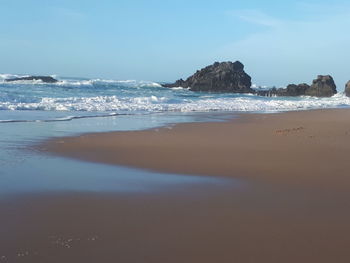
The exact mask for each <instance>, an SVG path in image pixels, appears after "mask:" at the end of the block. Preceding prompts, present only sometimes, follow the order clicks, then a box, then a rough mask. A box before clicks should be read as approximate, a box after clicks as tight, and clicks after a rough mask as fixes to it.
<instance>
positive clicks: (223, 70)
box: [163, 61, 255, 93]
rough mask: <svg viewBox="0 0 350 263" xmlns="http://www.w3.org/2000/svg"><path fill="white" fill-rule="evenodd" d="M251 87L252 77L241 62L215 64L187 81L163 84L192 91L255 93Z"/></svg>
mask: <svg viewBox="0 0 350 263" xmlns="http://www.w3.org/2000/svg"><path fill="white" fill-rule="evenodd" d="M251 85H252V82H251V77H250V76H249V75H248V74H247V73H245V72H244V66H243V64H242V63H241V62H239V61H236V62H234V63H232V62H221V63H219V62H215V63H214V64H213V65H210V66H207V67H205V68H203V69H201V70H198V71H197V72H196V73H195V74H194V75H192V76H190V77H189V78H188V79H186V80H183V79H180V80H178V81H176V82H175V83H172V84H163V86H164V87H169V88H172V87H183V88H189V89H190V90H192V91H211V92H232V93H255V91H254V90H253V89H252V88H251Z"/></svg>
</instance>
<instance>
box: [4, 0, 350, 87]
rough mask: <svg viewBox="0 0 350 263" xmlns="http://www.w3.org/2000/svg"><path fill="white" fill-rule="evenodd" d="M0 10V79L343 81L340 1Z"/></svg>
mask: <svg viewBox="0 0 350 263" xmlns="http://www.w3.org/2000/svg"><path fill="white" fill-rule="evenodd" d="M0 4H1V5H0V8H1V15H0V25H1V41H0V73H13V74H40V75H51V74H57V75H59V76H70V77H87V78H107V79H121V80H122V79H123V80H125V79H136V80H152V81H174V80H176V79H178V78H186V77H188V76H189V75H191V74H193V73H194V72H195V71H196V70H197V69H200V68H202V67H204V66H206V65H208V64H212V63H213V62H215V61H235V60H239V61H241V62H242V63H243V64H244V65H245V70H246V72H247V73H248V74H249V75H250V76H251V77H252V81H253V83H255V84H257V85H266V86H274V85H275V86H285V85H287V84H289V83H302V82H306V83H311V81H312V79H314V78H315V77H316V76H317V75H319V74H330V75H332V76H333V77H334V79H335V81H336V84H337V86H338V90H339V91H342V90H343V89H344V85H345V83H346V82H347V81H348V80H349V79H350V70H349V67H348V65H347V62H348V61H350V53H349V52H348V44H349V43H350V35H349V34H348V28H350V20H349V17H350V3H347V2H346V1H299V2H295V1H290V0H287V1H283V2H281V1H258V0H255V1H215V2H212V1H183V0H180V1H176V2H175V1H173V2H167V1H130V0H129V1H124V0H123V1H103V0H102V1H89V0H85V1H82V0H76V1H68V0H62V1H57V0H56V1H55V0H52V1H42V0H37V1H35V0H28V1H25V2H24V1H18V0H11V1H9V0H0Z"/></svg>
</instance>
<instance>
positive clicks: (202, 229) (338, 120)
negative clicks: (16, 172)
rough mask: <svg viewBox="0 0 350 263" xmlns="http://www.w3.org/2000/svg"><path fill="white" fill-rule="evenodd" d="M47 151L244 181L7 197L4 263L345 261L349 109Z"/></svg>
mask: <svg viewBox="0 0 350 263" xmlns="http://www.w3.org/2000/svg"><path fill="white" fill-rule="evenodd" d="M44 148H45V149H46V150H47V151H50V152H53V153H55V154H59V155H62V156H67V157H74V158H79V159H83V160H88V161H95V162H104V163H109V164H122V165H128V166H136V167H140V168H147V169H152V170H156V171H165V172H177V173H188V174H196V175H210V176H222V177H224V178H239V180H240V181H242V182H243V185H242V186H240V187H237V186H236V185H235V183H234V182H232V183H230V180H227V182H228V183H227V185H225V186H223V187H222V188H220V187H218V186H215V187H214V186H213V187H210V186H207V187H203V188H201V187H199V188H193V189H191V188H188V189H183V190H181V191H178V192H176V191H174V192H172V191H169V192H168V193H162V194H160V193H158V194H156V193H154V194H151V193H150V194H147V195H103V194H100V195H98V194H88V193H85V194H84V193H76V194H66V195H53V194H51V195H44V196H36V197H35V196H26V197H23V198H19V199H18V200H7V201H6V200H4V201H2V202H1V205H0V214H1V216H2V220H1V221H2V226H3V229H4V231H2V233H1V235H0V245H1V246H0V262H1V263H2V262H123V263H128V262H130V263H131V262H133V263H134V262H149V263H158V262H159V263H167V262H169V263H170V262H171V263H172V262H174V263H175V262H176V263H177V262H188V263H197V262H198V263H206V262H208V263H209V262H220V263H221V262H224V263H226V262H230V263H231V262H238V263H246V262H251V263H255V262H269V263H271V262H279V263H280V262H284V263H288V262H293V263H295V262H308V263H309V262H317V263H320V262H334V263H342V262H344V263H345V262H350V249H349V244H350V226H349V222H350V204H349V200H350V172H349V170H350V169H349V168H350V164H349V161H348V159H349V157H348V156H349V154H350V111H349V110H321V111H309V112H292V113H283V114H272V115H243V116H242V117H241V118H240V119H239V120H234V121H230V122H225V123H194V124H180V125H176V126H174V127H172V128H171V129H169V128H160V129H153V130H147V131H137V132H115V133H107V134H89V135H84V136H80V137H76V138H61V139H57V140H56V139H55V140H51V141H49V142H48V143H47V144H45V146H44ZM63 169H64V168H63ZM164 176H166V175H164ZM19 251H22V252H20V253H22V254H23V253H24V254H23V256H22V254H20V255H18V253H19ZM16 253H17V254H16ZM26 253H27V254H26ZM2 255H5V258H3V259H1V256H2ZM6 260H7V261H6ZM21 260H22V261H21Z"/></svg>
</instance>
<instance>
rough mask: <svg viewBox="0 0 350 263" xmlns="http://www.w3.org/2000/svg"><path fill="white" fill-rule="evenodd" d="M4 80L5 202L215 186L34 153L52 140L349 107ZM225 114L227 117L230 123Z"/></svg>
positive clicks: (144, 85) (136, 86)
mask: <svg viewBox="0 0 350 263" xmlns="http://www.w3.org/2000/svg"><path fill="white" fill-rule="evenodd" d="M12 77H18V75H9V74H2V75H0V194H6V195H7V194H18V193H20V194H21V193H28V192H45V191H104V192H106V191H108V192H125V191H126V192H130V191H133V192H140V191H156V190H160V189H164V188H167V187H175V186H179V185H180V186H181V187H182V186H184V185H191V184H203V183H204V184H208V183H209V184H216V183H219V181H220V180H217V179H213V178H206V177H194V176H181V175H164V174H159V173H153V172H149V171H141V170H137V169H131V168H125V167H117V166H109V165H104V164H94V163H85V162H81V161H75V160H69V159H64V158H61V157H55V156H50V155H43V154H42V153H39V152H36V151H34V150H31V147H30V146H31V145H33V144H36V143H38V142H40V141H42V140H45V139H47V138H50V137H57V136H69V135H78V134H81V133H86V132H105V131H121V130H139V129H148V128H153V127H157V126H163V125H168V124H170V123H179V122H194V121H221V120H222V119H225V118H226V117H228V116H232V112H279V111H292V110H307V109H319V108H340V107H349V106H350V99H349V98H347V97H346V96H345V95H344V94H342V93H340V94H337V95H335V96H333V97H331V98H312V97H296V98H287V97H286V98H283V97H272V98H271V97H258V96H254V95H251V94H246V95H241V94H223V93H208V92H192V91H189V90H187V89H182V88H180V87H178V88H172V89H169V88H163V87H162V86H161V85H160V84H158V83H155V82H151V81H134V80H127V81H118V80H100V79H94V80H90V79H77V78H60V77H57V76H55V77H56V78H58V79H59V82H58V83H55V84H45V83H42V82H41V81H17V82H11V83H8V82H5V79H8V78H12ZM225 113H227V114H226V115H225Z"/></svg>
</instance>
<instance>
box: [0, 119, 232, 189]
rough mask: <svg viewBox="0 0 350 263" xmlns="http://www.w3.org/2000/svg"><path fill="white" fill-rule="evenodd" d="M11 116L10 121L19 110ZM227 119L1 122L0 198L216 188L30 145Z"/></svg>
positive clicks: (198, 180)
mask: <svg viewBox="0 0 350 263" xmlns="http://www.w3.org/2000/svg"><path fill="white" fill-rule="evenodd" d="M9 114H11V115H12V117H13V116H14V115H16V114H17V115H19V114H22V112H21V113H19V112H9ZM27 114H29V113H27ZM36 114H37V115H38V113H36ZM45 116H46V113H45ZM227 117H228V115H219V114H194V115H193V114H148V115H130V116H129V115H120V116H112V117H103V118H84V119H74V120H72V121H68V122H66V121H63V122H17V123H13V122H12V123H0V135H1V136H0V179H1V184H0V194H1V195H8V194H10V195H16V194H25V193H38V192H39V193H40V192H50V191H51V192H52V191H54V192H57V191H63V192H66V191H80V192H81V191H93V192H149V191H164V190H165V188H167V187H176V186H181V187H184V186H185V185H195V184H220V183H222V182H221V181H222V180H219V179H215V178H209V177H197V176H181V175H169V174H167V175H164V174H161V173H154V172H151V171H143V170H137V169H132V168H126V167H117V166H109V165H103V164H95V163H86V162H81V161H76V160H71V159H65V158H61V157H57V156H50V155H47V154H43V153H42V152H40V151H38V150H36V149H35V148H34V147H32V146H33V145H35V144H37V143H39V142H40V141H42V140H45V139H47V138H50V137H57V136H68V135H78V134H81V133H86V132H105V131H116V130H120V131H121V130H138V129H148V128H154V127H158V126H163V125H167V124H168V123H176V122H189V121H191V122H192V121H208V120H211V121H220V120H222V119H225V118H227ZM17 119H18V117H17ZM169 128H170V126H169Z"/></svg>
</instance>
